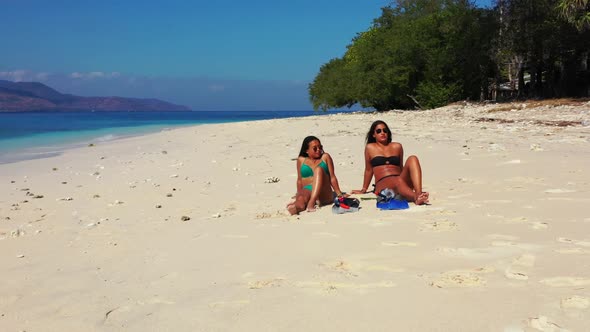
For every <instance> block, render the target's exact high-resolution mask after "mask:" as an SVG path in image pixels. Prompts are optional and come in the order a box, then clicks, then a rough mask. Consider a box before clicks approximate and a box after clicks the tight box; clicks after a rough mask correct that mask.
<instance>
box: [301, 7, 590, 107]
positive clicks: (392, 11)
mask: <svg viewBox="0 0 590 332" xmlns="http://www.w3.org/2000/svg"><path fill="white" fill-rule="evenodd" d="M588 1H589V0H497V3H496V5H495V7H494V8H477V7H476V6H474V5H473V3H472V2H470V1H468V0H396V1H393V3H392V4H391V5H390V6H387V7H385V8H382V13H381V16H380V17H378V18H376V19H375V20H374V21H373V24H372V25H371V27H370V28H369V29H368V30H367V31H364V32H361V33H358V34H357V36H356V37H355V38H354V39H353V40H352V42H351V44H350V45H348V47H347V51H346V53H345V54H344V55H343V56H342V57H341V58H336V59H332V60H330V62H328V63H326V64H324V65H323V66H322V67H321V68H320V72H319V73H318V75H317V76H316V78H315V79H314V81H313V82H312V83H311V84H310V86H309V94H310V98H311V101H312V103H313V106H314V108H315V109H316V110H317V109H322V110H327V109H330V108H338V107H344V106H347V107H351V106H352V105H355V104H360V105H361V106H363V107H372V108H375V109H376V110H380V111H381V110H388V109H393V108H403V109H409V108H415V107H417V106H420V107H428V108H430V107H437V106H440V105H444V104H447V103H449V102H453V101H456V100H461V99H472V100H478V99H490V98H495V97H496V96H501V95H502V94H504V95H506V94H505V93H504V92H503V90H502V89H504V90H509V91H517V95H518V96H525V95H534V96H551V95H576V94H577V95H579V94H583V93H582V92H583V91H582V90H583V89H579V88H578V89H576V88H575V87H576V86H578V87H579V86H580V85H579V84H580V83H582V85H581V86H582V87H585V86H587V83H588V82H587V81H585V80H586V79H587V78H586V76H587V75H588V68H587V64H586V67H585V68H584V64H583V60H584V59H585V61H586V62H587V61H588V51H589V50H590V48H589V47H588V46H589V45H588V43H589V42H590V38H588V31H587V30H588V29H584V25H583V24H581V23H580V22H582V21H583V19H581V18H580V17H583V16H584V15H581V14H584V13H586V14H587V13H588V5H589V4H588ZM564 3H567V4H564ZM572 6H573V7H572ZM572 8H573V9H572ZM572 10H573V11H572ZM584 10H585V12H584ZM584 38H586V39H584ZM585 75H586V76H585ZM529 77H530V78H529ZM525 78H526V79H525ZM525 81H526V82H525ZM584 82H586V85H584ZM506 83H509V84H508V86H509V87H510V88H508V89H506V88H505V87H506ZM586 93H587V90H586ZM508 95H509V94H508Z"/></svg>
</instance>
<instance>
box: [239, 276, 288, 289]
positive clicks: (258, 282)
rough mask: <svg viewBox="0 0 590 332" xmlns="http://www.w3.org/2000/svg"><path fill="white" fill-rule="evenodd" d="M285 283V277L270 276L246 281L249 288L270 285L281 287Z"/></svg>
mask: <svg viewBox="0 0 590 332" xmlns="http://www.w3.org/2000/svg"><path fill="white" fill-rule="evenodd" d="M285 283H286V279H285V278H272V279H266V280H255V281H250V282H248V288H250V289H262V288H270V287H281V286H282V285H284V284H285Z"/></svg>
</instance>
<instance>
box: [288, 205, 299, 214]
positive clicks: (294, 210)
mask: <svg viewBox="0 0 590 332" xmlns="http://www.w3.org/2000/svg"><path fill="white" fill-rule="evenodd" d="M287 211H289V213H290V214H291V215H294V214H297V213H299V211H297V207H296V206H295V202H293V203H289V204H287Z"/></svg>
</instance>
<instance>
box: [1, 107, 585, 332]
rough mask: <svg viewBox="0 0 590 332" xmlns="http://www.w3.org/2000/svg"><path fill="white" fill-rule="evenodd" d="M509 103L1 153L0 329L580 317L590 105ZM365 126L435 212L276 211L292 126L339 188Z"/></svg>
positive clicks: (412, 326)
mask: <svg viewBox="0 0 590 332" xmlns="http://www.w3.org/2000/svg"><path fill="white" fill-rule="evenodd" d="M520 104H521V106H522V103H520ZM514 105H515V107H514V108H513V109H507V110H497V109H494V107H497V105H496V106H494V105H491V106H490V105H471V104H458V105H450V106H447V107H445V108H441V109H436V110H428V111H420V112H388V113H345V114H326V115H312V116H308V117H302V118H285V119H272V120H258V121H256V122H234V123H222V124H204V125H199V126H191V127H187V128H181V129H174V130H169V131H163V132H158V133H153V134H149V135H144V136H138V137H131V138H126V139H122V140H117V141H109V142H105V143H102V144H97V145H96V146H94V147H80V148H77V149H72V150H68V151H66V152H65V153H63V154H61V155H59V156H55V157H51V158H47V159H43V160H27V161H21V162H17V163H11V164H0V183H2V187H3V188H4V189H3V190H1V191H0V250H2V252H3V253H4V255H3V258H1V259H2V261H1V262H2V265H3V266H4V267H5V268H4V273H5V274H4V279H5V282H4V283H3V284H2V285H0V294H3V296H2V298H3V300H2V301H0V312H1V313H2V314H3V316H2V317H1V318H0V324H1V325H2V326H5V327H6V329H10V330H16V329H19V330H27V331H37V330H39V331H40V330H89V331H103V330H119V329H125V330H128V331H145V330H146V329H147V330H149V329H154V330H245V331H259V330H265V329H268V330H284V331H300V330H307V329H310V328H311V329H313V330H327V331H336V330H353V331H358V330H391V329H394V330H403V331H409V330H410V331H413V330H416V331H430V330H447V331H456V330H467V331H485V330H494V331H506V330H511V331H526V330H530V329H537V330H543V329H550V328H553V329H555V328H556V326H559V327H560V328H562V329H567V330H571V331H578V330H584V329H585V328H586V327H587V326H588V324H589V323H590V320H589V319H588V318H587V317H588V315H587V313H588V310H590V290H589V289H588V287H587V285H590V273H589V272H588V271H589V270H590V269H589V266H588V265H587V264H586V263H585V262H586V261H587V260H588V257H590V256H588V255H590V245H589V244H588V243H590V238H589V237H588V236H586V235H585V234H587V228H588V226H589V225H590V218H589V217H588V216H587V213H585V206H586V205H587V204H588V203H590V195H589V193H590V176H589V175H588V172H587V170H586V165H587V164H588V158H590V157H589V156H590V144H588V143H589V142H590V127H589V126H587V125H582V124H584V123H590V122H585V121H590V104H584V105H581V106H572V107H569V106H568V107H565V106H564V107H561V106H559V107H536V108H530V109H529V108H526V107H525V108H519V107H520V106H517V105H516V104H514ZM485 118H491V119H495V120H490V121H488V120H482V119H485ZM377 119H381V120H384V121H385V122H387V123H388V125H389V126H390V128H391V130H392V132H393V139H394V141H398V142H401V143H402V144H403V146H404V152H405V154H404V156H405V158H404V159H406V158H407V157H408V156H410V155H412V154H416V155H417V156H418V157H419V158H420V160H421V164H422V167H423V173H424V190H425V191H429V192H430V202H431V205H429V206H414V205H412V204H411V206H410V209H408V210H403V211H379V210H377V209H376V207H375V206H374V201H371V200H368V201H367V200H362V201H361V210H360V211H358V212H355V213H347V214H341V215H336V214H332V212H331V207H330V206H327V207H324V208H322V209H320V210H319V211H317V212H314V213H302V214H301V215H298V216H288V214H287V213H286V210H285V209H284V206H285V204H286V203H287V202H288V201H289V198H290V197H291V196H292V195H293V193H294V192H295V187H296V186H295V180H296V169H295V162H294V161H293V160H292V159H293V158H294V157H296V155H297V153H298V151H299V148H300V145H301V141H302V140H303V138H304V137H305V136H307V135H315V136H317V137H319V138H320V140H321V141H322V144H323V146H324V147H325V151H326V152H329V153H330V154H331V156H332V158H333V159H334V163H335V171H336V174H337V176H338V180H339V182H340V186H341V188H342V189H343V190H344V191H347V192H349V191H350V190H351V189H358V188H359V187H360V185H361V184H362V173H363V167H364V160H363V149H364V137H365V134H366V130H368V128H369V126H370V124H371V123H372V122H373V121H374V120H377ZM546 121H553V122H546ZM555 121H573V122H575V123H579V125H573V126H572V125H570V126H565V125H564V126H559V125H549V124H555V123H557V122H555ZM573 122H572V123H573ZM563 124H565V122H563ZM270 177H275V178H277V179H278V181H277V182H272V181H267V179H268V178H270ZM356 197H367V196H366V195H358V196H356ZM25 201H26V202H25ZM80 299H84V300H80ZM482 304H485V307H486V310H481V308H482V307H481V305H482ZM425 317H427V319H424V318H425ZM458 317H459V318H458Z"/></svg>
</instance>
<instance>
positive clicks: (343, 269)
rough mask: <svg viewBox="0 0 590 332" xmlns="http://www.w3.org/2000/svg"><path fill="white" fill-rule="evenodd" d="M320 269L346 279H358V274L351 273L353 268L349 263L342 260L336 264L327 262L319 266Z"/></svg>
mask: <svg viewBox="0 0 590 332" xmlns="http://www.w3.org/2000/svg"><path fill="white" fill-rule="evenodd" d="M320 266H321V267H323V268H327V269H328V270H330V271H334V272H338V273H341V274H343V275H345V276H347V277H358V274H357V273H355V272H353V271H352V270H353V267H352V265H351V264H350V263H348V262H345V261H343V260H339V261H336V262H329V263H323V264H320Z"/></svg>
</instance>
